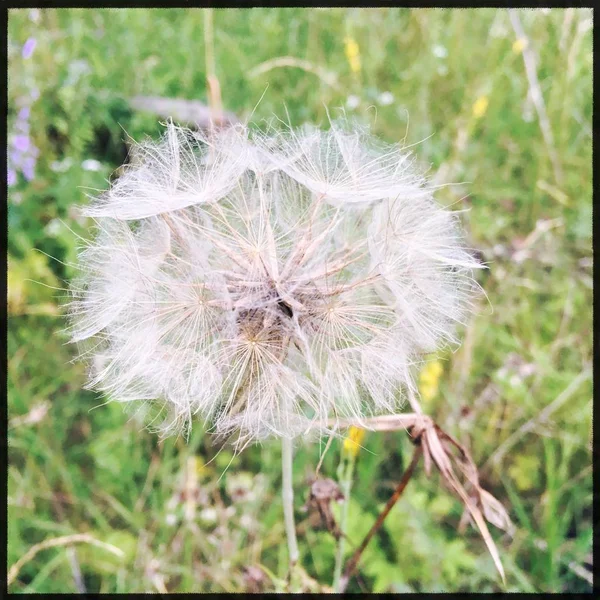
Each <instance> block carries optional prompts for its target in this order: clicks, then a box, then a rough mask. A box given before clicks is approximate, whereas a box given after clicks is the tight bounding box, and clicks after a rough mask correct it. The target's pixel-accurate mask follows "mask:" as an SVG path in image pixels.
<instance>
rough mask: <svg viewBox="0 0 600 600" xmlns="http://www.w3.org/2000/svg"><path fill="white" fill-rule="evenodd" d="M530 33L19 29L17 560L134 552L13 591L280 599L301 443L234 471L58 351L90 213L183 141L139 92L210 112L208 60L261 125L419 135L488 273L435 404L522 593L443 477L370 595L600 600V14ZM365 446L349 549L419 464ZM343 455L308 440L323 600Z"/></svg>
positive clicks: (364, 580)
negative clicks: (598, 259) (157, 153)
mask: <svg viewBox="0 0 600 600" xmlns="http://www.w3.org/2000/svg"><path fill="white" fill-rule="evenodd" d="M515 15H516V21H515ZM515 15H513V19H512V21H511V18H510V16H509V13H508V12H507V11H506V10H496V9H476V10H433V9H432V10H429V9H422V10H407V9H326V10H325V9H295V8H294V9H292V8H286V9H249V10H215V11H214V13H213V28H212V40H211V39H209V40H208V42H209V43H208V44H206V43H205V42H206V38H205V34H206V27H205V25H206V22H205V15H204V13H203V11H202V10H193V9H189V10H183V9H169V10H166V9H165V10H150V9H119V10H110V9H89V10H76V9H57V10H54V9H52V10H50V9H46V10H24V9H23V10H11V11H10V13H9V23H8V60H9V67H8V68H9V71H8V77H9V79H8V81H9V90H8V97H9V110H8V135H9V138H8V146H9V148H8V152H9V179H10V178H11V177H13V174H14V177H13V179H12V180H10V181H9V184H10V185H9V188H8V192H9V194H8V227H9V249H8V252H9V255H8V261H9V262H8V264H9V273H8V276H9V289H8V312H9V323H8V325H9V332H8V358H9V361H8V412H9V423H8V440H9V457H8V458H9V469H8V566H9V568H10V566H11V565H14V564H15V563H16V562H17V561H18V560H19V559H20V558H21V557H22V556H23V555H25V554H26V553H27V551H28V550H30V549H31V548H32V547H33V546H34V545H35V544H38V543H40V542H44V541H46V540H51V539H55V538H60V537H62V536H71V535H76V534H87V535H88V536H90V537H92V538H94V539H96V540H99V541H101V542H103V543H105V544H110V545H111V548H112V547H114V548H117V549H118V550H119V551H120V552H121V554H120V555H115V554H114V550H113V551H111V549H110V548H109V549H107V548H106V547H100V546H97V545H93V544H91V543H88V542H86V541H85V540H86V539H87V538H84V539H82V540H79V543H74V544H68V545H59V546H56V547H51V548H46V549H42V550H40V551H39V552H38V553H37V554H35V556H32V557H31V558H30V559H29V560H27V561H25V562H24V563H23V564H22V567H21V568H20V571H19V573H18V575H17V576H16V578H15V580H14V581H13V582H12V583H11V585H10V588H9V589H10V591H12V592H38V593H42V592H43V593H52V592H77V591H82V590H84V589H85V590H87V591H90V592H144V591H147V592H157V591H159V592H164V591H169V592H191V591H197V592H208V591H228V592H238V591H244V590H260V589H262V590H265V591H275V590H277V589H282V585H283V583H282V580H283V579H284V578H285V574H286V568H287V554H286V553H287V550H286V542H285V536H284V530H283V519H282V509H281V501H280V485H281V471H280V447H279V444H278V443H277V442H273V443H264V444H262V445H256V446H252V447H249V448H248V449H246V450H245V451H244V452H243V453H242V454H241V455H239V456H236V457H234V456H233V453H232V451H231V449H230V448H228V447H227V446H224V447H220V446H218V445H217V446H216V445H215V444H214V443H213V440H212V438H211V436H209V435H206V434H205V432H204V431H203V430H202V427H201V426H200V425H198V426H197V427H195V428H194V429H193V430H192V433H191V435H190V438H189V440H188V441H187V442H186V440H185V439H183V438H181V437H179V438H169V439H166V440H165V441H162V442H161V441H159V439H158V438H157V436H156V435H155V434H152V433H150V432H148V431H147V430H145V429H144V424H143V422H142V421H141V420H140V419H139V418H138V416H137V415H136V414H135V413H131V412H129V413H127V412H124V410H123V407H122V406H120V405H117V404H110V403H109V404H105V399H104V398H102V397H100V396H98V395H97V394H95V393H92V392H89V391H85V390H83V389H82V386H83V384H84V382H85V379H86V373H85V368H84V366H83V365H81V364H79V363H72V362H70V361H71V360H72V359H73V357H74V355H75V348H74V347H72V346H71V345H69V344H67V343H66V341H67V340H66V338H65V336H64V335H61V334H60V330H61V329H63V328H64V326H65V323H64V322H63V319H62V317H61V314H60V308H59V307H60V304H61V301H62V300H61V297H62V296H64V293H63V292H61V291H60V290H57V289H56V288H61V287H65V286H66V285H67V282H68V281H69V279H70V277H71V276H72V274H73V269H72V267H71V266H69V265H70V263H72V262H74V261H75V259H76V247H77V242H78V240H77V235H81V236H83V237H86V236H87V235H88V234H87V230H88V225H89V223H88V222H86V220H84V219H82V218H81V217H80V216H78V215H77V213H76V211H75V210H74V207H75V206H76V205H78V204H81V203H83V202H86V197H85V194H86V193H94V190H101V189H105V188H106V186H107V180H108V179H110V178H111V177H114V176H117V175H118V170H117V169H118V167H119V166H120V165H121V164H122V163H123V162H124V161H125V159H126V156H127V137H128V136H131V137H132V138H133V139H136V140H140V139H142V138H143V137H144V136H146V135H149V136H153V137H156V136H157V135H158V134H159V133H160V131H161V129H162V126H161V125H160V121H164V119H163V117H161V116H158V115H157V114H156V113H154V112H152V111H149V110H140V109H138V108H135V107H134V106H133V104H135V102H134V103H133V104H132V98H136V97H144V96H152V97H162V98H180V99H186V100H194V101H200V102H202V103H204V104H207V103H208V102H209V100H210V99H209V95H208V93H207V83H206V76H207V68H208V69H209V70H212V69H214V75H215V76H216V78H217V80H218V82H219V85H220V93H221V98H222V102H223V106H224V108H225V109H227V110H228V111H231V112H232V113H234V114H236V115H237V116H238V117H239V118H241V119H244V118H247V117H248V116H249V115H250V114H251V113H252V111H254V115H253V119H254V120H256V121H260V119H263V118H269V117H270V116H272V115H273V114H276V115H278V116H280V117H283V118H285V119H289V121H290V122H291V124H292V125H300V124H302V123H304V122H311V123H320V124H321V125H323V126H326V125H327V117H326V107H328V108H329V110H330V111H331V112H332V113H333V114H336V111H337V112H338V113H339V110H340V109H343V110H344V111H345V112H346V114H347V115H348V116H351V117H354V118H356V119H358V120H359V121H361V122H364V123H370V124H371V126H372V128H373V131H374V132H375V133H376V134H377V135H379V136H380V137H381V138H383V139H384V140H386V141H388V142H403V143H405V144H407V145H413V144H414V147H413V151H414V152H415V153H416V155H417V156H418V158H419V161H420V162H422V164H423V165H425V167H430V174H431V176H432V177H433V178H434V180H435V181H436V182H437V183H444V184H450V185H446V186H444V187H443V188H441V189H440V190H439V192H438V193H437V198H438V200H439V201H440V202H441V203H443V204H444V205H446V206H452V207H453V208H454V209H457V210H465V212H464V213H463V221H464V223H465V227H466V230H467V233H468V238H469V244H470V245H471V246H472V247H473V248H476V249H477V251H478V252H479V254H480V257H481V258H482V260H484V261H485V262H486V264H487V265H488V267H489V269H488V270H487V271H485V272H483V273H481V274H480V275H478V277H479V282H480V284H481V285H482V286H483V288H484V289H485V292H486V294H487V299H486V298H485V297H482V299H481V303H480V310H478V312H477V315H476V316H475V317H474V318H473V319H472V320H471V321H470V322H469V323H468V325H467V326H466V327H465V328H463V331H462V332H461V335H462V336H463V337H464V343H463V345H462V347H461V348H460V349H459V350H457V351H455V352H450V351H447V352H442V353H440V354H439V355H437V356H435V357H429V358H430V360H429V362H428V363H427V365H426V366H425V368H424V370H423V372H422V373H421V374H420V386H421V401H422V405H423V407H424V409H425V410H426V412H427V413H428V414H430V415H431V416H432V417H434V418H435V420H436V421H437V422H438V423H439V424H440V425H441V426H442V427H443V428H444V429H445V430H446V431H448V432H449V433H451V434H452V435H454V436H455V437H456V438H457V439H458V440H460V442H461V443H462V444H464V445H465V446H466V447H468V448H469V450H470V452H471V454H472V456H473V458H474V460H475V462H476V463H477V464H478V466H479V468H480V474H481V481H482V485H483V486H484V487H485V488H486V489H488V490H489V491H490V492H492V493H493V494H494V496H496V497H497V498H498V499H499V500H500V501H501V502H502V503H503V504H504V506H505V507H506V508H507V510H508V511H509V513H510V515H511V518H512V520H513V523H514V526H515V529H514V532H513V533H512V535H508V534H507V533H505V532H502V531H500V530H498V529H494V528H493V527H491V532H492V535H493V537H494V539H495V541H496V544H497V546H498V548H499V551H500V555H501V558H502V561H503V564H504V568H505V570H506V576H507V583H506V585H505V586H503V585H502V583H501V581H500V579H499V577H498V574H497V573H496V571H495V568H494V564H493V561H492V559H491V558H490V556H489V554H488V553H487V551H486V548H485V545H484V542H483V541H482V539H481V537H480V536H479V534H478V532H477V530H476V529H475V528H474V527H472V526H470V525H468V526H467V527H466V529H464V531H462V530H460V531H459V523H460V521H461V516H462V513H463V506H462V504H461V503H460V501H459V500H458V499H457V498H456V497H455V496H453V495H452V494H451V493H450V492H449V491H448V490H447V489H445V488H444V487H443V486H442V485H441V483H440V480H439V478H438V477H437V476H436V475H434V476H432V477H431V478H426V477H425V474H424V472H423V468H422V466H421V467H419V468H418V470H417V472H416V474H415V476H414V478H413V480H412V481H411V482H410V484H409V485H408V487H407V489H406V491H405V493H404V494H403V496H402V497H401V499H400V501H399V502H398V504H397V505H396V506H395V508H394V509H393V510H392V512H391V513H390V515H389V517H388V518H387V519H386V521H385V524H384V526H383V528H382V529H381V531H380V532H379V533H378V535H377V536H376V537H375V539H374V540H373V541H372V542H371V544H370V545H369V546H368V548H367V550H366V551H365V554H364V556H363V559H362V561H361V563H360V568H359V573H360V575H359V577H357V578H355V579H353V580H352V582H351V584H350V587H349V591H360V590H369V591H378V592H383V591H392V592H408V591H414V592H434V591H453V592H457V591H464V592H493V591H500V590H503V589H504V590H507V591H512V592H516V591H524V592H559V591H562V592H575V591H583V592H586V591H587V592H589V591H591V589H592V584H591V570H592V477H591V474H592V448H591V445H592V419H591V413H592V335H591V333H592V308H591V300H592V243H591V236H592V232H591V229H592V13H591V11H590V10H587V9H573V8H570V9H566V10H559V9H553V10H534V11H532V10H522V11H517V12H516V14H515ZM515 22H517V24H516V25H515ZM518 24H520V25H521V27H522V30H521V31H519V29H518ZM32 40H33V41H32ZM207 49H208V57H207ZM211 55H212V58H211ZM207 58H208V60H207ZM211 61H212V62H211ZM528 61H530V62H529V66H527V62H528ZM532 64H533V67H534V68H533V70H532V69H531V65H532ZM207 65H208V66H207ZM213 65H214V66H213ZM261 97H262V99H261ZM259 100H260V102H259ZM25 109H27V110H25ZM11 153H12V155H11ZM467 209H468V210H467ZM50 257H53V258H50ZM488 299H489V300H488ZM361 444H362V446H363V447H362V448H361V449H360V451H359V452H358V455H357V457H356V465H355V469H354V481H353V486H352V492H351V497H350V498H349V499H348V503H349V504H348V516H347V534H348V538H349V541H348V542H347V543H346V553H347V554H348V555H350V553H351V552H352V549H353V545H357V544H358V543H359V542H360V541H361V539H362V537H363V536H364V534H365V533H366V532H367V530H368V529H369V527H370V526H371V524H372V523H373V521H374V520H375V518H376V517H377V514H378V512H379V510H380V509H381V507H382V506H383V505H384V504H385V502H386V501H387V499H388V497H389V496H390V494H391V492H392V490H393V488H394V486H395V485H396V483H397V482H398V481H399V479H400V478H401V476H402V473H403V469H404V468H405V467H406V466H407V464H408V462H409V460H410V452H411V446H410V443H409V441H408V439H407V436H406V433H405V432H403V431H397V432H390V433H368V434H367V435H366V436H365V437H364V439H363V440H362V442H361ZM323 447H324V443H323V444H322V445H319V444H316V445H304V444H298V445H297V448H296V454H295V458H294V469H295V473H294V486H295V490H296V520H297V522H298V536H299V542H300V552H301V558H302V565H303V567H304V569H305V571H306V574H305V578H304V581H303V586H304V589H306V590H307V591H308V590H311V591H325V590H326V589H327V587H326V586H330V585H331V583H332V577H333V570H334V560H335V547H336V542H335V540H334V539H333V537H332V536H331V534H330V533H329V532H327V531H326V530H325V529H324V528H323V527H322V526H321V523H320V519H319V515H318V513H317V514H314V511H310V510H307V511H306V512H302V504H303V503H304V501H305V500H306V498H307V496H308V491H309V481H310V477H311V476H312V475H313V474H314V470H315V468H316V465H317V463H318V461H319V457H320V452H321V451H322V450H323ZM342 453H343V444H342V442H340V441H339V440H336V441H334V442H333V444H332V445H331V448H330V449H329V451H328V453H327V454H326V456H325V459H324V462H323V466H322V473H323V474H324V475H325V476H327V477H331V478H332V479H337V478H338V476H339V475H340V473H339V472H338V471H339V469H338V467H339V466H340V457H341V456H342ZM333 510H334V517H335V518H336V519H338V520H339V518H340V511H341V506H339V505H337V504H336V505H334V507H333ZM259 565H262V568H258V567H259Z"/></svg>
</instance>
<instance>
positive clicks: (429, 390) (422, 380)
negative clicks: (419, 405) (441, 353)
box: [419, 360, 444, 402]
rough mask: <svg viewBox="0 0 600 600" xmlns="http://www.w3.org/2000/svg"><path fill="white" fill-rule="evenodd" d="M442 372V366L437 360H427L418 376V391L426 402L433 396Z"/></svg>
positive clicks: (436, 391)
mask: <svg viewBox="0 0 600 600" xmlns="http://www.w3.org/2000/svg"><path fill="white" fill-rule="evenodd" d="M443 372H444V367H442V363H441V362H440V361H439V360H433V361H431V362H428V363H427V364H426V365H425V367H423V370H422V371H421V375H420V377H419V392H420V393H421V397H422V398H423V400H425V401H426V402H429V401H430V400H432V399H433V398H435V396H436V394H437V393H438V388H439V386H440V377H441V376H442V373H443Z"/></svg>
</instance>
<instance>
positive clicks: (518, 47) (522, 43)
mask: <svg viewBox="0 0 600 600" xmlns="http://www.w3.org/2000/svg"><path fill="white" fill-rule="evenodd" d="M526 46H527V40H524V39H522V38H519V39H518V40H515V42H514V43H513V45H512V50H513V52H514V53H515V54H521V52H523V49H524V48H525V47H526Z"/></svg>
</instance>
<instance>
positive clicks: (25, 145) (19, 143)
mask: <svg viewBox="0 0 600 600" xmlns="http://www.w3.org/2000/svg"><path fill="white" fill-rule="evenodd" d="M13 146H14V147H15V148H16V149H17V150H19V151H20V152H27V150H28V149H29V137H28V136H26V135H15V137H14V140H13Z"/></svg>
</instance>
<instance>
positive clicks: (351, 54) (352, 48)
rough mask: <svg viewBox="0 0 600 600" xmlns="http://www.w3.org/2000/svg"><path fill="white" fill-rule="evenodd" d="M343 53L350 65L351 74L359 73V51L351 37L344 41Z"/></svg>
mask: <svg viewBox="0 0 600 600" xmlns="http://www.w3.org/2000/svg"><path fill="white" fill-rule="evenodd" d="M344 51H345V52H346V58H347V59H348V63H349V64H350V68H351V69H352V72H353V73H358V72H359V71H360V50H359V47H358V44H357V43H356V40H354V39H353V38H351V37H346V38H345V39H344Z"/></svg>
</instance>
